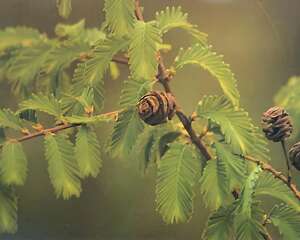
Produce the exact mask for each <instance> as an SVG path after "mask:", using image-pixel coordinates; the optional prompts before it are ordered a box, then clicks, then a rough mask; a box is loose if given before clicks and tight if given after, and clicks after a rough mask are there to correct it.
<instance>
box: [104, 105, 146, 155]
mask: <svg viewBox="0 0 300 240" xmlns="http://www.w3.org/2000/svg"><path fill="white" fill-rule="evenodd" d="M143 129H144V124H143V122H142V120H141V119H140V117H139V116H138V113H137V111H136V108H135V107H130V108H128V109H126V110H123V111H122V112H121V113H119V116H118V119H117V121H116V123H115V125H114V127H113V132H112V137H111V146H110V151H111V153H112V155H113V156H120V157H124V156H129V154H130V152H131V151H132V148H133V146H134V145H135V143H136V141H137V138H138V136H139V135H140V134H141V133H142V131H143Z"/></svg>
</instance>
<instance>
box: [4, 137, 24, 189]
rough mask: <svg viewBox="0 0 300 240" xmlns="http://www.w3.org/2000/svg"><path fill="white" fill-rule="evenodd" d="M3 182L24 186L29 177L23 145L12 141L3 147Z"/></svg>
mask: <svg viewBox="0 0 300 240" xmlns="http://www.w3.org/2000/svg"><path fill="white" fill-rule="evenodd" d="M0 176H1V182H2V183H3V184H5V185H9V186H10V185H23V184H24V183H25V180H26V177H27V159H26V156H25V153H24V151H23V147H22V144H21V143H19V142H17V141H14V140H11V141H9V142H6V143H5V144H4V145H3V148H2V153H1V161H0Z"/></svg>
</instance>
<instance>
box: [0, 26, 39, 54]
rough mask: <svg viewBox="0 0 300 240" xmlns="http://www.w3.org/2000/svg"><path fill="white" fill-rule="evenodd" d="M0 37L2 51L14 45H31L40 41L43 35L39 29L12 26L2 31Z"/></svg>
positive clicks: (0, 50)
mask: <svg viewBox="0 0 300 240" xmlns="http://www.w3.org/2000/svg"><path fill="white" fill-rule="evenodd" d="M0 39H1V43H0V52H2V51H4V50H5V49H7V48H9V47H12V46H17V45H21V46H31V45H33V44H34V43H36V42H38V41H40V40H41V39H42V36H41V35H40V33H39V32H38V31H37V30H35V29H32V28H27V27H15V28H11V27H10V28H6V29H4V30H2V31H0Z"/></svg>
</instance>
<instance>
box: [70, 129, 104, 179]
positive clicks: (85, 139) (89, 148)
mask: <svg viewBox="0 0 300 240" xmlns="http://www.w3.org/2000/svg"><path fill="white" fill-rule="evenodd" d="M75 156H76V159H77V163H78V167H79V170H80V173H81V176H82V177H88V176H92V177H96V176H97V175H98V173H99V172H100V168H101V166H102V160H101V152H100V146H99V142H98V139H97V136H96V133H95V131H94V129H93V128H91V127H89V126H82V127H80V129H79V130H78V133H77V135H76V146H75Z"/></svg>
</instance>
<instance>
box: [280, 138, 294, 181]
mask: <svg viewBox="0 0 300 240" xmlns="http://www.w3.org/2000/svg"><path fill="white" fill-rule="evenodd" d="M281 146H282V149H283V153H284V157H285V160H286V167H287V176H288V182H289V184H291V181H292V175H291V167H290V161H289V157H288V154H287V150H286V146H285V140H282V141H281Z"/></svg>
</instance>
